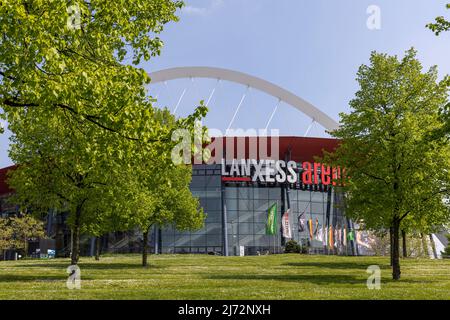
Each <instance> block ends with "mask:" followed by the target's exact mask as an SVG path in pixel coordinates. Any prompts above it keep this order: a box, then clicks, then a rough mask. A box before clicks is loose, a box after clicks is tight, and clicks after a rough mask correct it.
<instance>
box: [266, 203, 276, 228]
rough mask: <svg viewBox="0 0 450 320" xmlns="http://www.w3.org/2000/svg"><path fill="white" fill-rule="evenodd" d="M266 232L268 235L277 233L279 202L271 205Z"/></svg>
mask: <svg viewBox="0 0 450 320" xmlns="http://www.w3.org/2000/svg"><path fill="white" fill-rule="evenodd" d="M266 234H267V235H274V234H277V204H276V203H274V204H273V205H271V206H270V208H269V210H268V212H267V224H266Z"/></svg>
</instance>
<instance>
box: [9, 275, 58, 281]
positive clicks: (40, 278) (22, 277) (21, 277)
mask: <svg viewBox="0 0 450 320" xmlns="http://www.w3.org/2000/svg"><path fill="white" fill-rule="evenodd" d="M66 280H67V276H66V275H17V274H12V275H9V274H2V275H0V282H33V281H42V282H53V281H66Z"/></svg>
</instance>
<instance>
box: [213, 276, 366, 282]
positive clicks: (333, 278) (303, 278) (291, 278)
mask: <svg viewBox="0 0 450 320" xmlns="http://www.w3.org/2000/svg"><path fill="white" fill-rule="evenodd" d="M208 278H209V279H212V280H270V281H274V280H275V281H286V282H311V283H314V284H319V285H329V284H330V283H334V284H336V283H342V284H364V283H365V280H364V279H361V278H357V277H355V276H351V275H342V274H341V275H331V274H327V275H317V274H316V275H301V274H299V275H297V274H294V275H292V274H289V275H288V274H286V275H283V274H264V275H256V274H248V275H244V274H229V275H212V276H208Z"/></svg>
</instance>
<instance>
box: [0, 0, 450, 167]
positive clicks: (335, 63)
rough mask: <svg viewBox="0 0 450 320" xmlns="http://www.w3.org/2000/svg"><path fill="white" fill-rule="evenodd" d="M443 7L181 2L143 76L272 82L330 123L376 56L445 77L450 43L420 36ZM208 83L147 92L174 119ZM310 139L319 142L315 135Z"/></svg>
mask: <svg viewBox="0 0 450 320" xmlns="http://www.w3.org/2000/svg"><path fill="white" fill-rule="evenodd" d="M447 2H448V1H447V0H414V1H413V0H370V1H365V0H339V1H333V0H315V1H308V0H187V1H186V5H187V6H186V7H185V9H184V10H183V12H181V14H180V22H178V23H172V24H170V25H169V26H167V27H166V29H165V31H164V33H163V34H162V35H161V37H162V39H163V41H164V42H165V47H164V49H163V51H162V55H161V56H160V57H157V58H154V59H153V60H152V61H151V62H149V63H146V64H144V65H143V67H144V68H145V69H146V70H147V71H148V72H151V71H156V70H160V69H164V68H170V67H176V66H214V67H222V68H229V69H233V70H237V71H241V72H245V73H249V74H251V75H255V76H258V77H261V78H263V79H266V80H268V81H271V82H273V83H275V84H277V85H280V86H281V87H283V88H285V89H287V90H290V91H292V92H293V93H295V94H297V95H299V96H301V97H302V98H304V99H305V100H307V101H309V102H311V103H312V104H314V105H315V106H316V107H318V108H319V109H321V110H322V111H324V112H326V113H327V114H328V115H330V116H331V117H332V118H334V119H336V120H339V116H338V114H339V113H340V112H348V111H349V107H348V101H349V100H350V99H351V98H352V97H353V95H354V93H355V91H356V90H357V83H356V82H355V74H356V71H357V69H358V67H359V66H360V65H361V64H363V63H367V62H368V58H369V55H370V52H371V51H373V50H376V51H379V52H386V53H389V54H396V55H403V53H404V51H405V50H407V49H409V48H410V47H412V46H413V47H415V48H416V49H417V50H418V56H419V59H420V60H421V61H422V62H423V65H424V67H425V68H429V67H430V66H431V65H438V67H439V72H440V75H441V76H442V75H444V74H449V73H450V59H449V56H450V33H447V34H442V35H441V36H440V37H436V36H434V34H433V33H432V32H431V31H429V30H428V29H426V28H425V25H426V24H427V23H428V22H431V21H433V20H434V18H435V17H436V16H439V15H444V16H446V17H448V18H450V11H449V10H446V9H445V4H446V3H447ZM369 5H377V6H379V8H380V9H381V29H380V30H369V29H368V28H367V26H366V21H367V19H368V17H369V15H368V14H367V13H366V10H367V8H368V6H369ZM215 85H216V82H215V81H213V80H195V81H194V82H191V81H190V80H189V79H187V80H179V81H173V82H170V83H168V85H167V87H166V86H163V85H154V86H151V87H150V92H151V94H153V95H156V94H158V97H159V100H160V104H161V105H167V106H168V107H170V108H172V109H173V108H174V106H175V104H176V102H177V101H178V98H179V96H180V95H181V92H182V91H183V89H184V88H187V89H188V90H187V93H186V95H185V97H184V99H183V101H182V103H181V104H180V107H179V109H178V112H177V113H178V114H180V115H184V114H187V113H188V112H190V111H192V109H193V108H192V107H193V105H194V104H195V103H196V101H199V100H200V99H205V100H206V99H207V98H208V95H209V92H210V91H211V89H212V88H213V87H214V86H215ZM244 91H245V88H244V87H241V86H237V85H233V84H230V83H225V82H224V83H222V84H220V86H219V87H218V89H217V91H216V92H217V94H216V95H215V97H214V98H213V100H212V101H211V111H210V114H209V116H208V118H207V120H206V125H208V126H210V127H214V128H218V129H222V130H224V129H225V128H226V127H227V125H228V123H229V121H230V119H231V117H232V115H233V113H234V110H235V108H236V106H237V104H238V103H239V101H240V99H241V95H242V94H243V92H244ZM275 104H276V99H275V98H272V97H269V96H267V95H264V94H261V93H258V92H254V91H251V92H250V94H249V95H248V96H247V99H246V100H245V102H244V104H243V105H242V107H241V110H240V112H239V113H238V116H237V117H236V121H235V122H234V127H241V128H264V127H265V124H266V122H267V120H268V118H269V116H270V114H271V112H272V109H273V107H274V106H275ZM309 123H310V120H309V119H307V118H306V117H305V116H304V115H302V114H301V113H300V112H298V111H296V110H295V109H293V108H291V107H289V106H287V105H281V107H280V108H279V111H278V112H277V113H276V115H275V117H274V119H273V121H272V124H271V126H270V128H278V129H280V133H281V134H283V135H303V134H304V133H305V131H306V128H307V126H308V124H309ZM311 135H317V136H322V135H323V129H321V128H320V127H319V126H317V127H315V128H313V131H312V132H311ZM0 147H1V150H0V151H1V158H0V167H3V166H6V165H8V164H10V163H11V162H10V160H9V159H8V156H7V149H8V139H7V135H3V136H2V137H0Z"/></svg>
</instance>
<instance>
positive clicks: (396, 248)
mask: <svg viewBox="0 0 450 320" xmlns="http://www.w3.org/2000/svg"><path fill="white" fill-rule="evenodd" d="M392 231H393V234H392V238H393V246H392V247H393V250H392V279H394V280H399V279H400V273H401V272H400V221H399V220H398V219H394V222H393V228H392Z"/></svg>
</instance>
